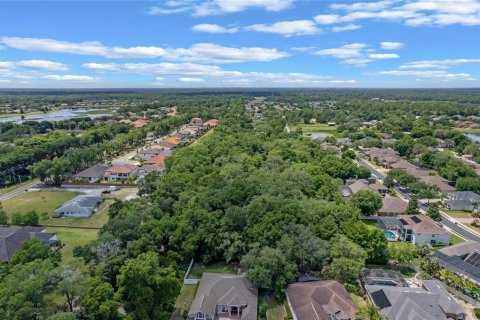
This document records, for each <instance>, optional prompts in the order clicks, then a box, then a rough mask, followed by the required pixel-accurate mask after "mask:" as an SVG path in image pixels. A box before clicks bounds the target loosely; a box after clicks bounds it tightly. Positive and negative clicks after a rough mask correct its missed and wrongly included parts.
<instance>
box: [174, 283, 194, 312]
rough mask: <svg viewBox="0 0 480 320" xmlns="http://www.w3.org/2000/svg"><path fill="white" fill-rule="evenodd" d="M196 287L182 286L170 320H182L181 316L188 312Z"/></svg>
mask: <svg viewBox="0 0 480 320" xmlns="http://www.w3.org/2000/svg"><path fill="white" fill-rule="evenodd" d="M197 288H198V285H196V284H184V285H183V286H182V290H181V291H180V294H179V295H178V297H177V301H176V302H175V310H174V311H173V313H172V316H171V317H170V320H183V319H184V318H183V317H182V314H184V313H185V312H188V310H189V309H190V305H191V304H192V301H193V299H194V298H195V294H196V293H197Z"/></svg>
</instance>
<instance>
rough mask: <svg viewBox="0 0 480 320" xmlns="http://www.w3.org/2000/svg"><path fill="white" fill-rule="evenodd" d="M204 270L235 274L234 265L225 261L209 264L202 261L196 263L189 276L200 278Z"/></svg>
mask: <svg viewBox="0 0 480 320" xmlns="http://www.w3.org/2000/svg"><path fill="white" fill-rule="evenodd" d="M204 272H210V273H227V274H228V273H231V274H235V270H233V267H232V266H231V265H228V264H226V263H223V262H216V263H212V264H209V265H207V266H206V265H204V264H201V263H195V264H194V265H193V268H192V270H191V271H190V274H189V275H188V277H189V278H191V279H200V278H201V277H202V274H203V273H204Z"/></svg>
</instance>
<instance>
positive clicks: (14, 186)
mask: <svg viewBox="0 0 480 320" xmlns="http://www.w3.org/2000/svg"><path fill="white" fill-rule="evenodd" d="M34 181H38V179H32V180H27V181H24V182H22V183H19V184H16V185H13V186H10V187H7V188H1V189H0V196H1V195H4V194H6V193H8V192H10V191H13V190H15V189H18V188H21V187H23V186H25V185H27V184H29V183H32V182H34Z"/></svg>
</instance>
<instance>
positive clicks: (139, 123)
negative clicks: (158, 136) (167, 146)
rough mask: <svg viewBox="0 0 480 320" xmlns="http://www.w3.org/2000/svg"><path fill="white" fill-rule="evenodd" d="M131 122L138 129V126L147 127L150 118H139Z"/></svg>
mask: <svg viewBox="0 0 480 320" xmlns="http://www.w3.org/2000/svg"><path fill="white" fill-rule="evenodd" d="M131 124H132V125H133V127H134V128H136V129H138V128H142V127H145V126H146V125H147V124H148V120H147V119H138V120H135V121H133V122H132V123H131Z"/></svg>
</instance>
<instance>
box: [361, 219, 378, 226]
mask: <svg viewBox="0 0 480 320" xmlns="http://www.w3.org/2000/svg"><path fill="white" fill-rule="evenodd" d="M362 222H363V223H365V224H366V225H369V226H372V227H377V226H378V224H377V220H373V219H362Z"/></svg>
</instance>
